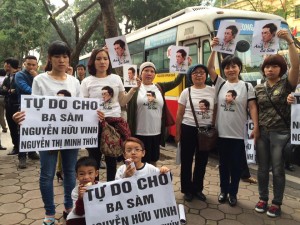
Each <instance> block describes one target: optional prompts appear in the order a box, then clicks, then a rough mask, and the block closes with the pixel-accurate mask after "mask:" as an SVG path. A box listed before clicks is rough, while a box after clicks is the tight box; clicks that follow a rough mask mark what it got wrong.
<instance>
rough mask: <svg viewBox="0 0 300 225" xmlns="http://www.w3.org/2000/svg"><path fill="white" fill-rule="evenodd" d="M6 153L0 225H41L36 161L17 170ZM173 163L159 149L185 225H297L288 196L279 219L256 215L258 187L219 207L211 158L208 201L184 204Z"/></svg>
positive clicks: (299, 216) (297, 208) (243, 189)
mask: <svg viewBox="0 0 300 225" xmlns="http://www.w3.org/2000/svg"><path fill="white" fill-rule="evenodd" d="M2 140H3V139H2ZM6 147H7V145H6ZM10 148H11V147H10ZM9 150H10V149H9ZM7 152H8V150H7V151H1V154H0V224H2V225H10V224H22V225H25V224H26V225H27V224H30V225H41V224H42V219H43V217H44V209H43V203H42V200H41V195H40V191H39V182H38V180H39V162H38V161H32V160H27V164H28V167H27V168H26V169H24V170H20V169H17V164H18V159H17V156H7V155H6V153H7ZM86 154H87V152H86V150H80V156H83V155H86ZM174 162H175V151H174V147H172V146H167V147H166V149H164V150H162V157H161V161H159V162H158V165H159V166H160V165H166V166H168V167H169V168H170V169H171V170H172V173H173V175H174V176H173V183H174V191H175V196H176V201H177V203H178V204H179V203H181V204H184V205H185V210H186V217H187V224H188V225H200V224H207V225H217V224H218V225H227V224H228V225H240V224H245V225H248V224H249V225H253V224H254V225H262V224H268V225H296V224H298V225H299V224H300V198H298V197H294V196H291V195H288V194H286V195H285V197H284V201H283V205H282V216H281V217H280V218H276V219H272V218H269V217H268V216H267V215H266V214H259V213H256V212H255V211H254V206H255V204H256V202H257V201H258V193H257V192H258V191H257V185H253V184H249V183H244V182H241V183H240V189H239V193H238V204H237V206H236V207H230V206H229V205H228V203H226V204H220V203H219V202H218V200H217V195H218V193H219V172H218V168H217V167H216V165H215V162H213V159H210V161H209V163H208V166H207V171H206V175H205V189H204V194H205V195H206V196H207V201H206V202H202V201H199V200H196V199H194V200H193V201H192V202H184V200H183V195H182V194H181V192H180V166H178V165H175V163H174ZM104 172H105V170H101V171H100V174H101V176H100V179H101V180H105V174H104ZM53 183H54V186H55V203H56V204H57V214H56V218H57V219H58V221H59V224H65V223H64V220H63V219H62V211H63V188H62V183H61V181H60V182H59V183H58V182H57V180H54V181H53ZM295 191H298V190H295ZM298 192H299V191H298Z"/></svg>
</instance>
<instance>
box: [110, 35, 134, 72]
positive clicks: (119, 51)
mask: <svg viewBox="0 0 300 225" xmlns="http://www.w3.org/2000/svg"><path fill="white" fill-rule="evenodd" d="M105 43H106V46H107V48H108V53H109V58H110V61H111V64H112V68H117V67H121V66H122V65H124V64H132V63H131V57H130V52H129V49H128V45H127V42H126V37H125V36H124V35H123V36H118V37H113V38H107V39H105Z"/></svg>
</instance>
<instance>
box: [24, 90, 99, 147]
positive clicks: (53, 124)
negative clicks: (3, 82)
mask: <svg viewBox="0 0 300 225" xmlns="http://www.w3.org/2000/svg"><path fill="white" fill-rule="evenodd" d="M99 103H100V102H99V99H93V98H78V97H61V96H51V97H50V96H33V95H21V111H25V114H26V119H25V120H24V121H23V122H22V124H21V126H20V152H30V151H36V150H38V151H48V150H63V149H80V148H95V147H97V146H98V123H99V119H98V115H97V112H96V110H97V109H98V107H99Z"/></svg>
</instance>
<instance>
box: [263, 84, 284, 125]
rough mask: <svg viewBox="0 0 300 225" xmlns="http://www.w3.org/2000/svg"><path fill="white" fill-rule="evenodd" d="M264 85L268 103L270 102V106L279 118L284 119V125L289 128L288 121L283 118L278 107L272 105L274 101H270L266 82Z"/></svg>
mask: <svg viewBox="0 0 300 225" xmlns="http://www.w3.org/2000/svg"><path fill="white" fill-rule="evenodd" d="M264 86H265V92H266V95H267V97H268V99H269V101H270V103H271V104H272V106H273V108H274V109H275V111H276V112H277V114H278V115H279V116H280V117H281V119H282V120H283V121H284V123H285V125H286V127H287V128H289V124H288V122H287V121H286V119H285V118H284V116H283V115H282V114H281V113H280V111H279V109H278V108H277V107H276V106H275V105H274V103H273V102H272V100H271V97H270V95H269V92H268V90H267V84H266V82H265V83H264Z"/></svg>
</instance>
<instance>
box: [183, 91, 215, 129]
mask: <svg viewBox="0 0 300 225" xmlns="http://www.w3.org/2000/svg"><path fill="white" fill-rule="evenodd" d="M191 98H192V102H193V106H194V109H195V114H196V117H197V120H198V124H199V126H200V127H203V126H207V125H211V124H212V117H213V110H214V105H215V88H214V87H210V86H206V87H205V88H201V89H196V88H194V87H191ZM203 100H204V101H205V102H206V103H204V104H205V105H206V109H205V110H203V109H202V108H201V109H200V103H199V102H200V101H202V102H203ZM207 102H208V103H207ZM178 103H179V104H181V105H184V106H185V111H184V114H183V120H182V123H183V124H185V125H189V126H193V127H195V126H196V123H195V119H194V116H193V112H192V108H191V105H190V100H189V90H188V88H186V89H184V90H183V91H182V92H181V95H180V97H179V100H178Z"/></svg>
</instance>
